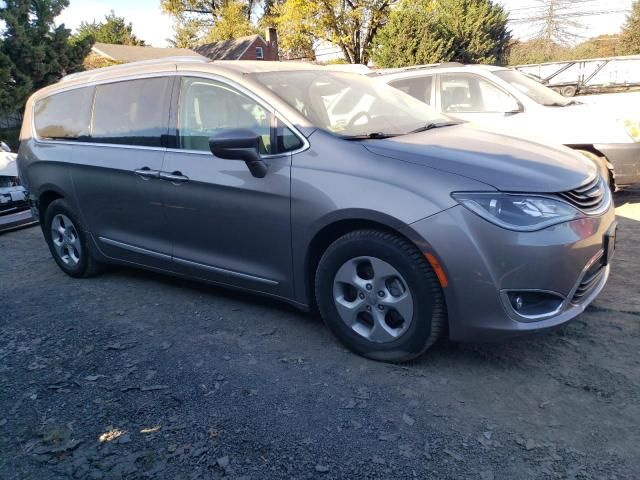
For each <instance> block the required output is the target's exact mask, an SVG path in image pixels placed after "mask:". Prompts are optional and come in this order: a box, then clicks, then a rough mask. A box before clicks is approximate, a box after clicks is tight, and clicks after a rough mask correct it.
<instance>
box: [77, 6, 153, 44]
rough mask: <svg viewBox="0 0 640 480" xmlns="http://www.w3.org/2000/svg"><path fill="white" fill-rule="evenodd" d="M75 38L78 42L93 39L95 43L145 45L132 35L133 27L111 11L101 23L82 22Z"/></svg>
mask: <svg viewBox="0 0 640 480" xmlns="http://www.w3.org/2000/svg"><path fill="white" fill-rule="evenodd" d="M75 37H76V39H78V40H83V39H86V38H90V37H93V39H94V40H95V41H96V42H100V43H113V44H118V45H137V46H144V45H145V42H144V40H140V39H139V38H138V37H136V36H135V35H134V34H133V25H132V24H131V23H127V22H126V20H125V19H124V17H118V16H117V15H116V14H115V12H114V11H113V10H111V12H110V13H109V14H108V15H105V17H104V21H102V22H96V21H93V22H91V23H88V22H82V23H81V24H80V26H79V27H78V31H77V33H76V35H75Z"/></svg>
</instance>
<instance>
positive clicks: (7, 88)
mask: <svg viewBox="0 0 640 480" xmlns="http://www.w3.org/2000/svg"><path fill="white" fill-rule="evenodd" d="M68 5H69V1H68V0H5V1H4V6H2V7H0V21H2V22H3V23H4V31H3V36H2V39H0V82H2V85H0V106H1V107H2V109H3V110H4V111H5V112H7V113H8V112H16V111H22V110H23V109H24V104H25V103H26V101H27V98H28V96H29V95H30V94H31V93H32V92H33V91H35V90H38V89H40V88H43V87H45V86H47V85H50V84H52V83H55V82H57V81H58V80H59V79H60V78H61V77H62V76H64V75H66V74H69V73H73V72H76V71H80V70H82V68H83V67H82V61H83V60H84V58H85V57H86V55H87V53H89V50H90V49H91V39H82V40H76V39H72V38H71V31H70V30H69V29H67V28H65V26H64V25H60V26H56V25H55V21H54V20H55V18H56V17H57V16H58V15H60V13H61V12H62V10H63V9H64V8H65V7H67V6H68Z"/></svg>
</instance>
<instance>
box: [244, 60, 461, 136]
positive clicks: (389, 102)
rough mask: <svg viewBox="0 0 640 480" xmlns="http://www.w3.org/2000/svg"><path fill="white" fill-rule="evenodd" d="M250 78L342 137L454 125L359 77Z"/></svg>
mask: <svg viewBox="0 0 640 480" xmlns="http://www.w3.org/2000/svg"><path fill="white" fill-rule="evenodd" d="M252 76H253V78H254V79H255V80H256V81H258V82H259V83H261V84H263V85H264V86H266V87H267V88H269V89H270V90H271V91H273V92H274V93H275V94H276V95H277V96H278V97H280V98H281V99H282V100H283V101H284V102H286V103H288V104H289V105H290V106H291V107H293V108H295V109H296V110H298V111H299V112H300V113H301V114H302V115H303V116H304V117H305V118H307V119H308V120H309V121H310V122H311V123H312V124H313V125H315V126H317V127H318V128H321V129H323V130H326V131H328V132H331V133H333V134H335V135H338V136H341V137H345V138H353V139H356V138H384V137H390V136H396V135H405V134H408V133H413V132H418V131H422V130H428V129H431V128H436V127H439V126H446V125H451V124H452V123H453V122H452V120H451V119H450V118H448V117H446V116H444V115H442V114H441V113H438V112H436V111H435V110H433V109H432V108H431V107H429V106H428V105H426V104H424V103H422V102H420V101H418V100H416V99H415V98H413V97H411V96H410V95H407V94H405V93H403V92H401V91H399V90H396V89H395V88H393V87H391V86H389V85H386V84H384V83H382V82H376V81H374V80H372V79H370V78H369V77H365V76H362V75H357V74H353V73H345V72H332V71H327V72H319V71H317V70H299V71H286V72H269V73H259V74H252Z"/></svg>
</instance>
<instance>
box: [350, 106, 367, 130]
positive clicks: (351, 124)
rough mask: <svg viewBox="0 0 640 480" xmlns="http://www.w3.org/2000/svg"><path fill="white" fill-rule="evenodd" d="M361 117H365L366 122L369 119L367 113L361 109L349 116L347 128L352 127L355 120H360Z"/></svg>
mask: <svg viewBox="0 0 640 480" xmlns="http://www.w3.org/2000/svg"><path fill="white" fill-rule="evenodd" d="M363 117H366V119H367V123H369V120H371V117H370V116H369V113H367V112H365V111H364V110H363V111H361V112H358V113H356V114H355V115H354V116H353V117H351V120H349V123H348V124H347V128H351V127H353V126H354V125H355V124H356V121H357V120H360V119H361V118H363Z"/></svg>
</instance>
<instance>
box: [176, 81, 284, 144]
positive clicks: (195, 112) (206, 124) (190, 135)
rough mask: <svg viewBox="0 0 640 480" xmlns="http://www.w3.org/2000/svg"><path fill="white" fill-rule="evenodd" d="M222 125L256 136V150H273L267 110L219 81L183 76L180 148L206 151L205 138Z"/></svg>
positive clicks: (207, 141) (221, 128) (222, 126)
mask: <svg viewBox="0 0 640 480" xmlns="http://www.w3.org/2000/svg"><path fill="white" fill-rule="evenodd" d="M225 129H243V130H250V131H252V132H253V133H255V134H256V136H258V137H260V153H262V154H270V153H275V151H274V148H273V146H272V144H271V113H270V112H269V111H267V110H266V109H265V108H264V107H262V106H261V105H259V104H258V103H256V102H255V101H254V100H252V99H251V98H249V97H248V96H246V95H244V94H242V93H240V92H238V91H236V90H234V89H233V88H231V87H229V86H227V85H225V84H223V83H220V82H216V81H214V80H207V79H200V78H184V79H183V80H182V88H181V95H180V114H179V119H178V135H179V146H180V148H181V149H184V150H201V151H207V152H208V151H209V138H210V137H211V136H212V135H213V134H215V133H218V132H220V131H222V130H225Z"/></svg>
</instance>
